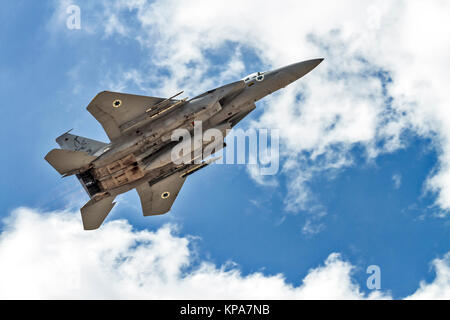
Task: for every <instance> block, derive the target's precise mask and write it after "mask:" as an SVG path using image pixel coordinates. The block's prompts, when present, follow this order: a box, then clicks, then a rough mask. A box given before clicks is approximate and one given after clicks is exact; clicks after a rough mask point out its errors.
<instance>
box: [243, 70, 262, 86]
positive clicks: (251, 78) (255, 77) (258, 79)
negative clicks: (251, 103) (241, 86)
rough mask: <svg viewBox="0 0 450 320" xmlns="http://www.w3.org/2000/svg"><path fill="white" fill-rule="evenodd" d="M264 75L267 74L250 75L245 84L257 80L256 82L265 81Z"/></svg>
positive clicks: (245, 79) (256, 73)
mask: <svg viewBox="0 0 450 320" xmlns="http://www.w3.org/2000/svg"><path fill="white" fill-rule="evenodd" d="M264 73H265V72H255V73H252V74H249V75H248V76H246V77H245V78H244V79H243V80H244V81H245V83H247V82H250V81H253V80H255V79H256V81H263V80H264Z"/></svg>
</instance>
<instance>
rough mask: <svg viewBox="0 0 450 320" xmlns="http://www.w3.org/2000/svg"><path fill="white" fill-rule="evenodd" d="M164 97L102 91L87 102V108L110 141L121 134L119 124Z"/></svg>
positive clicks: (139, 113)
mask: <svg viewBox="0 0 450 320" xmlns="http://www.w3.org/2000/svg"><path fill="white" fill-rule="evenodd" d="M164 100H166V99H164V98H156V97H147V96H138V95H134V94H126V93H119V92H111V91H103V92H100V93H99V94H97V96H95V98H94V99H93V100H92V101H91V103H89V105H88V107H87V110H88V111H89V112H90V113H91V114H92V115H93V116H94V118H95V119H97V121H98V122H100V124H101V125H102V127H103V129H105V132H106V134H107V135H108V137H109V139H110V140H111V141H113V140H115V139H117V138H118V137H120V136H121V135H122V131H123V130H122V129H121V126H123V125H124V124H126V123H128V122H130V121H132V120H133V119H135V118H137V117H139V116H142V115H143V114H145V113H146V111H147V110H148V109H149V108H151V107H152V106H154V105H156V104H158V103H160V102H162V101H164Z"/></svg>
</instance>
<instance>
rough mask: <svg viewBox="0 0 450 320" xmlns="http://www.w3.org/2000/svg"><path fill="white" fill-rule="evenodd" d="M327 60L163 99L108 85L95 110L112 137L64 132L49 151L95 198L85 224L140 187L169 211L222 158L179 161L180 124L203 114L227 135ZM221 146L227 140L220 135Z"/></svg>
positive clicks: (146, 200) (145, 202)
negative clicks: (175, 154) (192, 179)
mask: <svg viewBox="0 0 450 320" xmlns="http://www.w3.org/2000/svg"><path fill="white" fill-rule="evenodd" d="M322 61H323V59H314V60H308V61H304V62H299V63H295V64H291V65H289V66H286V67H283V68H279V69H276V70H272V71H267V72H257V73H254V74H251V75H249V76H247V77H245V78H244V79H242V80H240V81H237V82H233V83H230V84H226V85H224V86H222V87H219V88H216V89H213V90H209V91H207V92H205V93H203V94H201V95H199V96H196V97H194V98H192V99H189V100H188V99H187V98H185V99H176V98H177V97H178V96H179V95H181V94H182V92H180V93H177V94H176V95H174V96H172V97H170V98H156V97H147V96H139V95H133V94H126V93H118V92H110V91H103V92H100V93H99V94H97V96H96V97H95V98H94V99H93V100H92V101H91V102H90V103H89V105H88V107H87V110H88V111H89V112H90V113H91V114H92V115H93V116H94V117H95V119H97V121H98V122H100V124H101V125H102V127H103V128H104V130H105V132H106V134H107V135H108V137H109V139H110V140H111V142H110V143H104V142H100V141H96V140H93V139H88V138H84V137H81V136H76V135H73V134H70V133H69V132H70V131H69V132H66V133H64V134H63V135H61V136H60V137H58V138H56V142H57V143H58V144H59V146H60V147H61V149H53V150H51V151H50V152H49V153H48V154H47V155H46V156H45V160H47V161H48V162H49V163H50V165H52V166H53V168H55V169H56V171H58V172H59V173H60V174H61V175H63V177H66V176H71V175H76V177H77V178H78V180H79V181H80V182H81V184H82V186H83V187H84V189H85V190H86V192H87V194H88V195H89V197H90V200H89V201H88V202H87V203H86V204H85V205H84V206H83V207H82V208H81V217H82V221H83V226H84V229H85V230H93V229H97V228H99V227H100V225H101V224H102V223H103V221H104V220H105V218H106V216H107V215H108V214H109V212H110V211H111V209H112V208H113V207H114V205H115V202H114V199H115V197H116V196H118V195H119V194H122V193H125V192H128V191H130V190H131V189H134V188H136V190H137V192H138V194H139V197H140V200H141V205H142V211H143V214H144V216H152V215H160V214H164V213H166V212H168V211H169V210H170V209H171V207H172V204H173V202H174V201H175V199H176V197H177V195H178V193H179V192H180V189H181V187H182V186H183V183H184V182H185V180H186V178H187V177H188V176H189V175H191V174H193V173H194V172H196V171H198V170H200V169H202V168H204V167H206V166H207V165H208V164H210V163H211V162H212V161H214V159H212V160H211V159H209V160H205V161H204V160H203V159H201V162H200V163H198V161H196V162H193V161H191V162H189V161H187V162H183V163H181V164H176V163H174V162H173V161H171V157H170V154H171V150H172V148H174V146H175V145H176V144H177V143H181V142H174V141H172V139H171V134H172V132H173V131H174V130H176V129H180V128H183V129H186V130H189V132H192V130H194V122H195V121H202V128H203V130H207V129H208V128H217V129H219V130H220V131H221V132H223V133H224V135H223V136H224V137H225V135H226V131H228V130H227V129H230V128H233V127H234V126H236V125H237V124H238V123H239V121H241V120H242V119H243V118H244V117H245V116H247V115H248V114H249V113H250V112H252V111H253V110H254V109H255V108H256V107H255V102H256V101H258V100H260V99H262V98H263V97H265V96H267V95H269V94H271V93H273V92H275V91H277V90H279V89H281V88H284V87H285V86H287V85H288V84H290V83H292V82H294V81H296V80H298V79H299V78H301V77H303V76H304V75H306V74H307V73H308V72H310V71H311V70H313V69H314V68H315V67H316V66H317V65H319V64H320V63H321V62H322ZM214 143H215V144H216V147H217V148H216V151H217V150H220V148H222V147H223V146H224V142H223V141H219V144H220V145H218V144H217V143H218V142H217V141H214Z"/></svg>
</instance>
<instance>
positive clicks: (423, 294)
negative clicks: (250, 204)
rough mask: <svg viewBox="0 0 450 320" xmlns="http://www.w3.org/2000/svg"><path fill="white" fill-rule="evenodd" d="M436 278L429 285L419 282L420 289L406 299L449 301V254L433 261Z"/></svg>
mask: <svg viewBox="0 0 450 320" xmlns="http://www.w3.org/2000/svg"><path fill="white" fill-rule="evenodd" d="M432 265H433V268H434V270H435V271H436V278H435V279H434V280H433V282H431V283H426V282H421V283H420V288H419V289H418V290H417V291H416V292H415V293H414V294H413V295H411V296H409V297H408V298H407V299H418V300H437V299H442V300H444V299H445V300H449V299H450V253H447V254H446V255H445V256H444V258H442V259H435V260H434V261H433V264H432Z"/></svg>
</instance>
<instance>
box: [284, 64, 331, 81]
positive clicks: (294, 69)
mask: <svg viewBox="0 0 450 320" xmlns="http://www.w3.org/2000/svg"><path fill="white" fill-rule="evenodd" d="M322 61H323V59H313V60H308V61H303V62H298V63H294V64H291V65H289V66H287V67H284V68H283V69H284V70H283V71H284V72H286V73H287V74H289V75H290V76H292V77H293V78H294V79H295V80H297V79H300V78H301V77H303V76H304V75H306V74H307V73H309V72H310V71H311V70H313V69H314V68H315V67H317V66H318V65H319V64H320V63H321V62H322ZM295 80H294V81H295Z"/></svg>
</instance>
